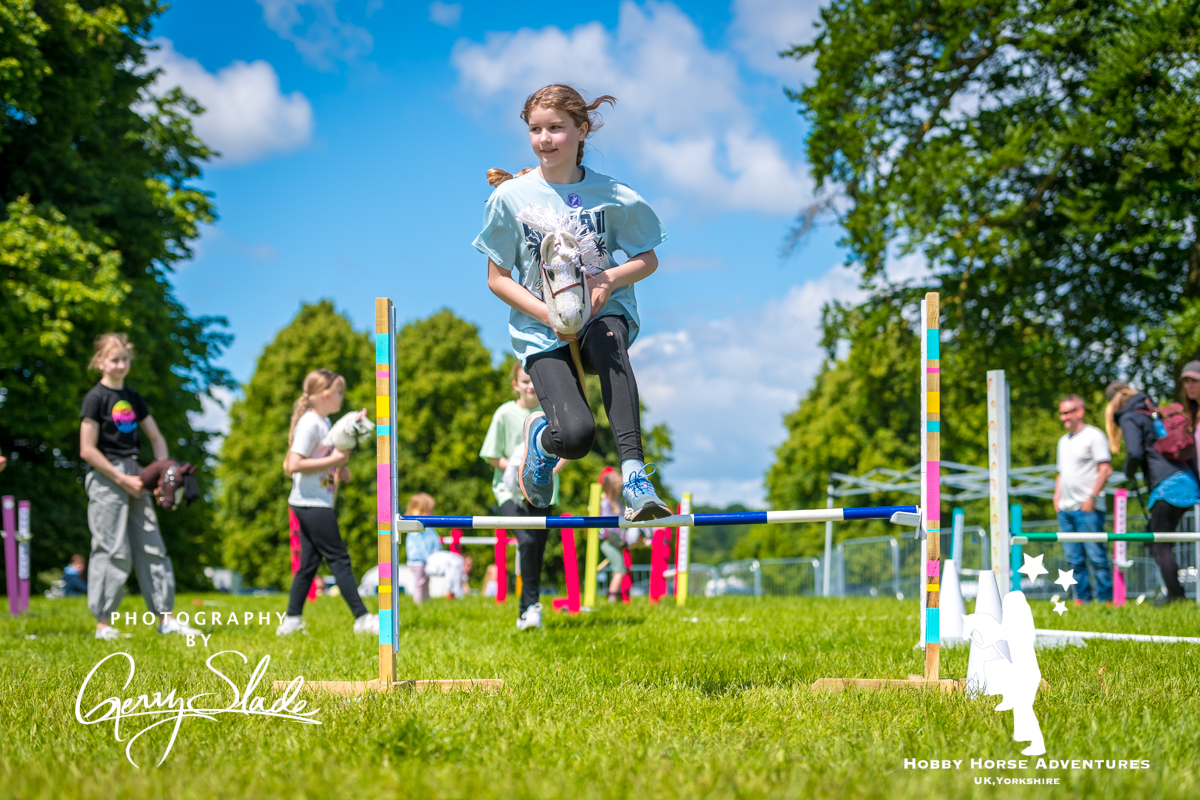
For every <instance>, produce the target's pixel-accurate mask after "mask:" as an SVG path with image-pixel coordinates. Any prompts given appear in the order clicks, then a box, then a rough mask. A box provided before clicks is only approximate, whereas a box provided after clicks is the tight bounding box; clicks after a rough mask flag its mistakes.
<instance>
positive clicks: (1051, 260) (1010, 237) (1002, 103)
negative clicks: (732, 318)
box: [790, 0, 1200, 402]
mask: <svg viewBox="0 0 1200 800" xmlns="http://www.w3.org/2000/svg"><path fill="white" fill-rule="evenodd" d="M1198 18H1200V2H1198V1H1197V0H1125V1H1124V2H1118V3H1079V2H1074V0H1048V2H1044V3H1026V2H1018V0H984V2H976V0H970V2H964V1H963V0H953V1H952V2H938V3H913V2H907V1H906V0H882V2H877V0H833V2H831V3H830V4H829V5H828V6H827V7H825V8H824V9H822V11H821V25H820V28H819V30H818V33H817V36H816V38H815V40H814V41H813V42H812V43H811V44H809V45H806V46H802V47H797V48H794V49H793V50H792V51H790V55H792V56H795V57H798V58H800V57H808V56H814V57H815V64H816V69H817V78H816V80H815V81H814V82H813V83H812V84H811V85H809V86H807V87H805V88H803V89H802V90H801V91H798V92H795V93H792V97H793V99H795V100H796V101H798V102H799V103H800V104H801V106H802V113H803V114H804V115H805V116H806V117H807V118H808V119H809V120H810V121H811V123H812V132H811V134H810V135H809V138H808V157H809V161H810V163H811V164H812V169H813V174H814V177H815V178H816V179H817V180H818V181H819V182H820V183H821V185H822V187H823V190H824V192H825V196H824V201H823V202H822V203H819V204H818V205H817V206H815V207H814V208H813V209H810V210H809V212H808V213H807V214H806V215H804V219H803V220H802V224H801V225H800V229H801V230H803V229H804V228H805V227H806V226H807V223H808V222H810V221H811V219H812V217H813V215H814V214H815V213H818V212H820V211H821V210H823V209H824V210H833V209H837V210H838V211H837V213H838V217H839V220H840V222H841V223H842V225H843V226H844V228H845V231H846V237H845V240H844V243H845V245H846V246H847V247H848V251H849V253H848V261H849V263H851V264H853V265H855V266H856V267H858V268H859V269H861V270H862V274H863V276H864V279H865V280H866V281H868V282H869V283H872V284H875V282H877V281H880V280H882V279H883V276H884V269H885V264H886V261H887V258H888V255H889V253H897V252H905V251H910V252H912V251H915V252H920V253H922V254H924V255H925V256H926V257H927V259H928V261H929V265H930V268H931V270H930V272H929V274H928V276H927V278H926V279H925V280H924V281H922V282H923V283H924V284H925V285H927V286H928V287H930V288H937V289H939V290H940V291H941V292H942V295H943V300H944V302H945V303H946V306H947V308H946V320H945V326H946V328H947V329H949V330H951V331H953V332H954V333H955V336H956V338H957V340H958V341H959V342H962V343H964V346H971V347H976V348H979V349H980V351H984V352H988V353H990V354H991V363H992V364H994V365H996V366H1014V367H1015V366H1016V365H1017V364H1019V363H1022V362H1032V363H1035V364H1036V365H1037V366H1038V368H1037V369H1035V370H1031V371H1030V372H1029V373H1027V374H1026V375H1025V377H1026V378H1027V380H1028V381H1029V384H1030V389H1031V390H1032V391H1033V392H1035V393H1036V394H1037V395H1038V396H1039V397H1040V399H1041V400H1042V401H1047V402H1048V401H1050V400H1051V399H1052V398H1053V396H1054V394H1055V393H1056V392H1057V391H1059V386H1060V384H1061V383H1062V382H1063V381H1064V380H1065V381H1066V382H1067V383H1068V384H1071V385H1073V386H1077V387H1083V388H1087V389H1090V388H1092V387H1098V386H1099V385H1102V384H1103V383H1104V382H1105V381H1106V380H1109V379H1111V378H1113V377H1116V374H1115V373H1119V372H1124V373H1127V376H1128V377H1130V378H1134V379H1137V380H1140V381H1143V382H1146V383H1148V384H1150V385H1151V386H1152V388H1155V387H1157V388H1159V389H1167V388H1168V387H1172V386H1173V382H1174V379H1175V374H1176V371H1175V368H1176V367H1177V366H1178V365H1177V364H1167V363H1162V361H1161V360H1160V359H1158V358H1154V357H1153V356H1154V355H1155V354H1153V353H1150V354H1148V355H1150V356H1151V357H1149V358H1144V357H1143V358H1139V357H1138V355H1139V345H1140V344H1141V337H1142V335H1143V333H1142V332H1143V331H1144V330H1145V329H1147V328H1150V327H1155V326H1158V325H1161V324H1163V322H1164V321H1165V319H1166V317H1167V316H1168V315H1169V314H1171V313H1174V312H1177V311H1179V310H1180V307H1181V306H1180V304H1181V299H1182V298H1184V297H1189V298H1196V297H1200V240H1198V238H1197V237H1198V231H1200V229H1198V228H1197V225H1196V209H1197V207H1200V74H1198V73H1197V71H1196V69H1195V64H1196V61H1197V58H1198V57H1200V26H1197V25H1196V20H1197V19H1198Z"/></svg>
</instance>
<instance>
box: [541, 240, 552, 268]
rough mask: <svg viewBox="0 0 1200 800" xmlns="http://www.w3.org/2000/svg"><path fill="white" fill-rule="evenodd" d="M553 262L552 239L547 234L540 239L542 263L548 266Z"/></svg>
mask: <svg viewBox="0 0 1200 800" xmlns="http://www.w3.org/2000/svg"><path fill="white" fill-rule="evenodd" d="M553 260H554V237H553V236H552V235H549V234H547V235H546V236H545V237H543V238H542V263H543V264H549V263H550V262H551V261H553Z"/></svg>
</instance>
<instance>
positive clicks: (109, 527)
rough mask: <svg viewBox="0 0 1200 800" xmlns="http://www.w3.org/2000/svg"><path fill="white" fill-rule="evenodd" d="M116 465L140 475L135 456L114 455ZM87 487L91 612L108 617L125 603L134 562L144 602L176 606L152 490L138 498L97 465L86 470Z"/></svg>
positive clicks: (161, 608)
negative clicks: (126, 590)
mask: <svg viewBox="0 0 1200 800" xmlns="http://www.w3.org/2000/svg"><path fill="white" fill-rule="evenodd" d="M113 466H115V467H116V468H117V469H119V470H121V471H122V472H124V473H125V474H126V475H136V474H138V472H139V471H140V469H141V468H140V467H139V466H138V463H137V462H136V461H134V460H133V459H132V458H121V459H115V460H113ZM84 488H85V489H86V490H87V496H88V527H89V528H90V529H91V531H92V557H91V560H90V561H89V562H88V610H89V611H91V612H92V616H94V617H95V618H96V619H97V620H100V621H103V622H108V621H109V619H110V615H111V613H112V612H113V611H116V610H117V607H118V606H120V605H121V597H122V596H123V595H124V593H125V581H126V580H127V579H128V578H129V570H130V567H131V566H132V567H133V569H134V571H135V572H136V573H137V582H138V588H139V589H140V590H141V593H142V596H143V597H144V598H145V599H146V607H147V608H148V609H150V610H151V611H153V612H154V613H155V614H166V613H169V612H170V611H172V610H173V609H174V608H175V571H174V569H173V568H172V566H171V559H170V557H168V556H167V547H166V545H165V544H163V540H162V534H161V533H160V532H159V530H158V518H157V517H155V515H154V501H153V498H152V497H151V496H150V494H149V493H148V492H147V493H145V494H143V495H142V496H141V497H139V498H134V497H132V496H131V495H129V494H128V493H127V492H126V491H125V490H124V489H122V488H121V487H119V486H117V485H116V484H115V483H113V482H112V481H111V480H109V479H108V478H106V477H104V476H103V475H101V474H100V473H99V472H97V471H95V470H92V471H91V472H89V473H88V476H87V480H86V481H85V482H84Z"/></svg>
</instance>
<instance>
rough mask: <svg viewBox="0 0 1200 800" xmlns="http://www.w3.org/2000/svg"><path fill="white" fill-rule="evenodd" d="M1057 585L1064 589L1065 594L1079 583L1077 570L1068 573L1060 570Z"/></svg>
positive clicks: (1070, 570)
mask: <svg viewBox="0 0 1200 800" xmlns="http://www.w3.org/2000/svg"><path fill="white" fill-rule="evenodd" d="M1055 583H1057V584H1058V585H1059V586H1061V587H1063V591H1064V592H1065V591H1066V590H1067V589H1069V588H1070V587H1072V586H1074V585H1075V584H1077V583H1079V581H1077V580H1075V570H1073V569H1069V570H1067V571H1066V572H1063V571H1062V570H1061V569H1060V570H1059V571H1058V580H1056V581H1055Z"/></svg>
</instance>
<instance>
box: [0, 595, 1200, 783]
mask: <svg viewBox="0 0 1200 800" xmlns="http://www.w3.org/2000/svg"><path fill="white" fill-rule="evenodd" d="M200 600H203V601H204V602H205V603H206V604H205V605H204V606H203V607H202V608H201V607H199V606H196V605H195V604H194V603H195V602H196V601H200ZM284 603H285V600H284V599H283V598H282V597H279V596H275V597H269V598H252V597H238V598H232V597H229V596H227V595H216V594H211V595H202V596H201V595H188V596H183V597H181V598H180V599H179V604H178V608H179V609H180V610H188V611H193V612H194V611H197V610H204V611H208V612H211V611H218V612H221V613H222V614H223V615H226V618H227V615H228V614H229V613H230V612H238V613H239V614H240V613H243V612H245V611H253V612H256V613H258V612H265V611H282V610H283V607H284ZM210 604H215V605H210ZM401 609H402V615H401V624H402V627H401V639H400V663H399V673H400V675H401V676H402V677H410V678H453V677H457V678H465V677H489V678H490V677H498V678H503V679H504V680H505V681H506V686H507V690H506V691H505V692H503V693H501V694H498V695H483V694H454V695H435V694H431V693H420V694H416V693H411V692H395V693H392V694H389V695H375V696H370V697H366V698H364V699H360V700H349V701H347V700H344V699H338V698H332V697H328V696H325V697H323V698H321V699H320V700H319V701H318V702H317V705H318V706H319V707H320V711H319V712H318V713H317V714H316V719H318V720H320V722H321V725H319V726H316V725H300V724H296V723H292V722H287V721H284V720H281V719H273V718H264V717H247V716H236V715H223V716H220V717H217V718H216V720H215V721H207V720H204V719H188V720H185V721H184V722H183V724H182V727H181V730H180V732H179V735H178V739H177V740H176V742H175V744H174V749H173V750H172V751H171V753H170V755H169V756H168V758H167V760H166V762H165V763H164V764H163V765H162V766H161V767H156V766H154V763H155V762H156V761H157V759H158V757H159V755H160V754H161V752H162V751H163V748H164V747H165V746H166V743H167V740H168V738H169V732H168V731H167V730H165V729H162V730H155V731H152V732H150V733H148V734H147V735H146V736H145V737H143V738H142V739H141V740H139V741H138V742H137V743H135V745H134V749H133V754H134V758H135V760H137V761H138V762H139V764H141V765H142V769H140V770H138V769H135V768H134V767H132V766H131V765H130V764H129V762H128V761H126V760H125V753H124V750H125V745H124V744H123V743H120V742H117V741H116V740H115V739H114V736H113V726H112V725H111V724H107V725H95V726H90V727H87V726H84V725H81V724H80V723H78V722H77V721H76V720H75V708H74V707H75V700H76V695H77V693H78V692H79V689H80V685H81V684H82V682H83V679H84V677H85V676H86V675H87V673H88V671H89V670H90V669H91V668H92V666H93V665H94V664H95V663H96V662H97V661H98V660H100V659H101V658H102V657H104V656H105V655H106V654H108V653H112V652H116V651H125V652H128V653H129V654H131V655H132V656H133V657H134V658H135V660H136V664H137V672H136V674H135V675H134V677H133V679H132V681H131V682H130V684H129V686H128V688H125V689H123V688H122V684H123V682H124V678H125V671H124V670H125V669H126V668H127V667H124V666H122V665H120V664H117V663H116V661H115V660H114V661H110V662H108V664H107V665H106V667H111V669H102V670H101V671H100V672H98V673H97V677H96V678H93V682H92V689H91V690H90V691H89V694H88V698H87V699H89V700H91V703H89V704H87V705H85V710H86V708H87V707H88V706H90V705H93V704H95V703H96V702H98V701H99V700H100V699H103V698H105V697H109V696H111V695H116V696H120V697H135V696H136V695H138V694H143V693H148V692H149V693H153V692H155V691H161V692H163V693H164V694H165V693H166V692H167V691H169V690H170V689H175V690H176V691H177V693H178V694H179V695H182V696H184V697H190V696H192V695H195V694H198V693H201V692H222V694H221V695H220V696H221V697H222V698H226V699H225V700H224V702H221V703H218V702H207V703H202V705H204V704H207V705H209V706H218V705H226V704H227V703H228V698H229V697H230V696H231V694H232V692H231V690H230V689H229V688H228V687H227V686H225V684H223V683H222V682H221V681H220V680H219V678H217V676H215V675H214V674H212V673H211V672H209V671H208V670H207V669H206V667H205V664H204V662H205V659H206V658H207V657H208V656H210V655H212V654H213V653H215V652H218V651H220V650H237V651H240V652H242V653H243V654H245V655H246V656H247V657H248V659H249V664H248V665H242V663H241V660H240V659H236V658H233V659H230V658H229V657H225V658H227V659H228V660H225V661H223V662H222V671H224V672H226V674H227V675H229V677H230V678H231V679H232V680H234V681H235V682H237V683H238V684H239V685H242V686H244V684H245V681H246V680H247V679H248V678H249V676H250V673H251V671H252V669H253V667H254V666H255V664H256V663H257V662H258V661H259V660H260V659H261V658H262V656H264V655H268V654H269V655H270V656H271V662H270V668H269V671H268V674H267V676H266V678H267V682H266V683H264V686H265V689H264V691H262V692H261V694H264V695H266V696H267V697H268V698H272V697H274V696H275V693H273V692H271V691H270V684H269V681H270V680H273V679H290V678H292V677H294V676H296V675H298V674H302V675H303V676H304V677H305V678H306V679H308V680H338V679H348V678H354V679H359V680H364V679H368V678H371V677H374V676H375V674H376V669H377V668H376V656H375V653H376V646H375V643H374V642H373V641H371V640H369V639H367V638H365V637H355V636H354V635H353V634H352V633H351V632H350V616H349V613H348V612H347V610H346V608H345V605H344V604H343V603H342V601H341V600H339V599H337V598H322V599H321V600H320V601H319V602H318V603H316V604H315V605H310V606H309V608H308V610H307V611H306V618H307V620H308V630H309V632H308V634H307V635H305V636H302V637H301V636H297V637H292V638H288V639H278V638H276V637H275V635H274V627H275V625H274V622H272V624H270V625H263V626H259V625H258V624H256V623H255V624H250V625H244V624H243V625H238V626H229V625H222V626H216V627H214V626H207V627H208V629H209V630H212V631H215V634H214V635H213V637H212V638H211V639H210V641H209V646H208V648H207V649H205V648H204V647H202V646H197V647H193V648H188V647H186V645H185V641H184V640H183V639H182V638H180V637H163V636H159V635H158V634H156V633H154V632H153V631H152V630H151V629H150V628H148V627H147V626H144V625H140V624H139V625H136V626H127V627H126V630H128V631H129V632H131V633H132V634H133V636H132V637H131V638H128V639H125V640H123V641H121V642H100V641H96V640H94V639H93V638H92V637H91V635H90V625H89V623H88V616H87V611H86V608H85V606H84V604H83V602H82V601H81V600H59V601H53V602H51V601H46V600H34V601H33V605H32V608H31V609H30V612H29V613H28V614H26V615H24V616H22V617H20V618H17V619H9V618H7V617H6V618H5V619H4V620H3V621H0V641H2V642H3V648H2V649H0V736H2V737H3V738H2V740H0V741H2V744H0V775H2V776H3V784H2V785H0V794H2V795H5V796H13V797H39V798H40V797H55V798H70V797H104V798H113V797H137V798H142V797H169V798H171V799H172V800H185V798H192V797H222V798H225V797H242V796H248V797H305V796H326V797H334V796H336V797H339V798H362V797H378V796H389V797H423V798H431V799H433V798H437V799H438V800H442V799H443V798H492V797H500V798H527V797H528V798H593V797H594V798H601V797H623V798H624V797H654V798H659V797H663V798H675V797H688V798H702V797H749V798H754V797H817V798H826V797H828V798H845V797H879V796H886V797H896V798H910V797H911V798H920V799H921V800H927V799H928V798H958V797H1010V796H1019V797H1024V796H1038V797H1089V796H1093V797H1103V798H1106V799H1107V798H1120V797H1134V798H1141V797H1144V798H1173V797H1180V798H1185V797H1186V798H1195V797H1196V796H1197V795H1198V794H1200V766H1198V762H1200V647H1197V646H1192V645H1152V644H1133V643H1123V642H1122V643H1118V642H1093V643H1092V644H1090V645H1089V646H1088V647H1086V648H1082V649H1080V648H1066V649H1059V650H1042V651H1039V653H1040V662H1041V668H1042V673H1043V676H1044V677H1045V679H1046V681H1048V682H1049V684H1050V688H1049V690H1047V691H1043V692H1042V693H1041V694H1040V695H1039V698H1038V703H1037V705H1036V706H1035V708H1036V710H1037V713H1038V717H1039V719H1040V721H1041V724H1042V728H1043V730H1044V732H1045V737H1046V745H1047V753H1046V756H1045V757H1046V758H1047V759H1084V758H1089V759H1114V760H1115V759H1126V760H1130V759H1134V760H1136V759H1146V760H1149V762H1150V768H1149V769H1133V770H1130V769H1126V770H1120V769H1114V770H1107V769H1088V770H1085V769H1074V770H1072V769H1041V770H1037V769H1034V768H1033V764H1034V762H1035V761H1036V759H1035V760H1033V761H1031V762H1030V767H1029V768H1027V769H1024V770H1022V769H984V768H975V769H972V768H971V766H970V759H972V758H979V759H1018V758H1022V756H1020V755H1019V753H1020V750H1021V748H1022V747H1023V746H1024V745H1016V744H1015V743H1014V742H1013V741H1012V740H1011V731H1012V715H1011V714H1009V713H997V712H994V711H992V706H993V705H994V704H995V702H996V700H995V698H986V699H980V700H967V699H965V698H964V697H962V696H961V695H957V694H956V695H949V696H942V695H933V694H924V693H911V692H891V693H859V692H855V693H842V694H814V693H812V692H810V690H809V688H808V687H809V684H810V683H812V681H813V680H815V679H816V678H820V677H897V678H900V677H904V676H905V675H907V674H908V673H910V672H917V671H919V664H920V658H919V655H918V653H917V652H915V651H914V650H913V649H912V646H913V643H914V642H915V640H916V603H915V602H905V603H901V602H897V601H890V600H820V599H816V600H813V599H803V600H783V599H778V600H775V599H764V600H754V599H752V598H727V599H718V600H705V599H703V598H701V599H698V600H693V601H692V602H691V603H690V604H689V607H688V608H687V609H686V610H680V609H677V608H675V607H674V606H663V607H661V608H650V607H647V605H646V604H645V601H644V600H642V601H641V603H640V604H635V605H632V606H629V607H622V608H610V607H607V606H606V607H603V608H601V609H599V610H598V611H596V612H594V613H591V614H585V615H581V616H577V617H573V618H566V617H562V616H550V615H547V621H546V629H545V630H544V631H540V632H530V633H525V634H518V633H517V632H516V630H515V629H514V627H513V620H514V618H515V606H514V605H513V604H512V603H511V602H510V604H509V606H508V607H506V608H497V607H496V606H495V605H494V604H492V603H491V602H484V601H483V600H481V599H479V598H470V599H468V600H467V601H465V602H461V603H455V604H453V605H449V604H447V603H445V602H444V601H433V602H431V603H430V604H428V605H426V606H424V607H422V608H421V609H417V608H416V607H415V606H413V605H412V604H410V603H408V602H407V600H405V601H404V602H403V605H402V606H401ZM123 610H124V611H130V612H133V611H137V612H139V613H140V612H142V611H144V606H143V605H142V603H141V600H140V598H128V599H127V600H126V601H125V604H124V606H123ZM1034 611H1035V616H1036V618H1037V622H1038V625H1039V626H1040V627H1053V628H1076V629H1086V630H1112V631H1137V632H1143V633H1160V634H1175V635H1198V634H1200V613H1198V612H1197V609H1196V607H1195V606H1194V605H1184V604H1177V605H1176V606H1173V607H1170V608H1168V609H1162V610H1157V609H1152V608H1149V607H1147V606H1140V607H1139V606H1132V607H1128V608H1125V609H1120V610H1113V609H1104V608H1094V609H1093V608H1089V609H1072V610H1071V611H1070V612H1069V613H1068V614H1067V615H1066V616H1065V617H1064V618H1062V619H1059V617H1057V616H1056V615H1054V614H1053V613H1052V612H1051V605H1050V603H1048V602H1045V601H1042V602H1037V603H1035V604H1034ZM966 660H967V651H966V649H963V648H958V649H955V650H953V651H950V652H948V653H944V657H943V676H944V677H962V676H964V675H965V672H966ZM235 662H236V663H235ZM1102 668H1103V672H1101V669H1102ZM145 724H146V723H145V722H144V721H143V722H140V723H138V722H137V721H136V720H135V721H127V722H126V723H125V725H126V726H127V727H125V728H123V730H126V731H128V733H126V734H124V735H125V736H128V735H130V734H131V733H133V732H136V730H138V729H140V728H141V727H144V726H145ZM167 727H169V726H167ZM905 758H915V759H962V760H963V764H962V767H961V768H960V769H952V770H937V771H932V770H918V769H905V767H904V759H905ZM983 777H992V778H993V779H994V778H997V777H1005V778H1012V777H1021V778H1058V779H1060V780H1061V784H1060V785H1058V786H1054V785H1048V786H1047V785H1043V786H1013V785H1000V786H996V785H990V786H989V785H980V784H976V782H975V781H976V778H983Z"/></svg>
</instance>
